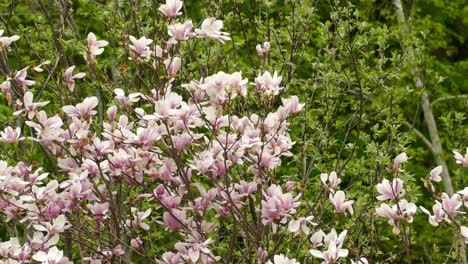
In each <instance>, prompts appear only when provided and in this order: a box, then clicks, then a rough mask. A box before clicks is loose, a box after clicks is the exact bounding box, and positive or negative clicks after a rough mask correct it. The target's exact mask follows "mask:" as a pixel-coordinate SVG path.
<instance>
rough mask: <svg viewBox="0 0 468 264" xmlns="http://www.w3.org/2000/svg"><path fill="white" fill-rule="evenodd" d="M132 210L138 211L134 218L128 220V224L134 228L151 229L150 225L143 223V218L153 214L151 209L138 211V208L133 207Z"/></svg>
mask: <svg viewBox="0 0 468 264" xmlns="http://www.w3.org/2000/svg"><path fill="white" fill-rule="evenodd" d="M131 210H132V212H133V213H136V215H135V216H134V218H133V219H132V220H127V221H126V225H127V226H129V227H132V228H141V229H143V230H149V229H150V226H149V225H148V224H146V223H143V220H144V219H145V218H147V217H148V216H149V215H150V214H151V209H148V210H146V211H145V212H138V209H136V208H134V207H132V209H131Z"/></svg>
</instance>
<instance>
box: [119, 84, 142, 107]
mask: <svg viewBox="0 0 468 264" xmlns="http://www.w3.org/2000/svg"><path fill="white" fill-rule="evenodd" d="M114 93H115V99H117V101H119V103H121V104H122V106H131V105H132V104H134V103H136V102H138V101H139V100H140V96H141V94H140V93H131V94H129V95H128V97H126V96H125V91H124V90H122V89H120V88H117V89H114Z"/></svg>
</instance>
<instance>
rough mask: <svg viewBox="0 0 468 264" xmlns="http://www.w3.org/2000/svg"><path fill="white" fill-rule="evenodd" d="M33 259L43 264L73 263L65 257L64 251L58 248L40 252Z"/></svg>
mask: <svg viewBox="0 0 468 264" xmlns="http://www.w3.org/2000/svg"><path fill="white" fill-rule="evenodd" d="M33 259H34V260H36V261H39V262H40V263H42V264H68V263H72V262H71V261H69V260H68V258H67V257H64V256H63V251H62V250H59V249H58V248H57V247H52V248H49V250H48V251H47V252H44V251H39V252H37V253H36V254H34V255H33Z"/></svg>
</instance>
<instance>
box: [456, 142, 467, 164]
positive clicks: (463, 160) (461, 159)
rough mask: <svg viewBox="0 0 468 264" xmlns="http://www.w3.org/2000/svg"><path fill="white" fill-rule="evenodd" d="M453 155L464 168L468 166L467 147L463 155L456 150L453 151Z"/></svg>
mask: <svg viewBox="0 0 468 264" xmlns="http://www.w3.org/2000/svg"><path fill="white" fill-rule="evenodd" d="M453 155H454V157H455V159H456V160H457V164H460V165H461V166H462V167H464V168H468V147H467V148H466V153H465V156H463V155H462V154H460V152H458V151H455V150H454V151H453Z"/></svg>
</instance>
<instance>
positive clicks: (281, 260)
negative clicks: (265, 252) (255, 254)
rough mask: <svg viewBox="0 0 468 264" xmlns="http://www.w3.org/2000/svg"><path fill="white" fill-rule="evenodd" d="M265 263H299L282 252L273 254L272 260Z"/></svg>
mask: <svg viewBox="0 0 468 264" xmlns="http://www.w3.org/2000/svg"><path fill="white" fill-rule="evenodd" d="M267 264H299V262H297V261H296V259H289V258H287V257H286V256H285V255H283V254H279V255H275V256H274V257H273V262H271V260H269V261H268V262H267Z"/></svg>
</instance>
